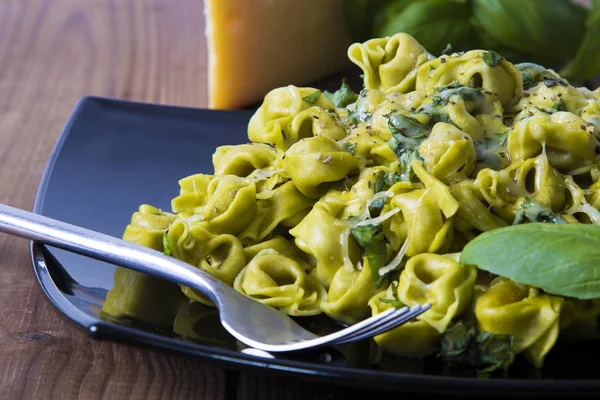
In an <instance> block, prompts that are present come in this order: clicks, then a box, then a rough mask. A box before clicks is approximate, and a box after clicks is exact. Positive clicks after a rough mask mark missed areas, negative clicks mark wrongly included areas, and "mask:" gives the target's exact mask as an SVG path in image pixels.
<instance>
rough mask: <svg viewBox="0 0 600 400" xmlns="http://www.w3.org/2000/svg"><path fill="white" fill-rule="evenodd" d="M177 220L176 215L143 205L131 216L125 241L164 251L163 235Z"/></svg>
mask: <svg viewBox="0 0 600 400" xmlns="http://www.w3.org/2000/svg"><path fill="white" fill-rule="evenodd" d="M176 218H177V216H176V215H175V214H171V213H166V212H163V211H161V210H160V209H158V208H156V207H153V206H151V205H148V204H142V205H141V206H140V207H139V208H138V211H136V212H135V213H133V215H132V216H131V222H130V223H129V225H127V227H126V228H125V232H124V233H123V240H126V241H128V242H132V243H136V244H139V245H141V246H144V247H149V248H151V249H155V250H160V251H162V248H163V233H164V232H165V231H166V230H167V229H168V228H169V225H171V223H173V221H175V219H176Z"/></svg>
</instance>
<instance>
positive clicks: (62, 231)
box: [0, 204, 430, 352]
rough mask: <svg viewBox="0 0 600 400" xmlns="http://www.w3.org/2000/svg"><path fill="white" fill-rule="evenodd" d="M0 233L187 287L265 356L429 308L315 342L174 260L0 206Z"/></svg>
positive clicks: (381, 328) (397, 321) (397, 314)
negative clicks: (196, 293) (264, 352)
mask: <svg viewBox="0 0 600 400" xmlns="http://www.w3.org/2000/svg"><path fill="white" fill-rule="evenodd" d="M0 231H2V232H6V233H9V234H12V235H14V236H20V237H23V238H26V239H30V240H33V241H37V242H39V243H42V244H46V245H50V246H54V247H58V248H61V249H64V250H67V251H70V252H73V253H77V254H81V255H84V256H86V257H90V258H94V259H97V260H100V261H105V262H108V263H111V264H114V265H119V266H121V267H124V268H129V269H132V270H135V271H139V272H142V273H145V274H149V275H153V276H155V277H157V278H161V279H165V280H168V281H170V282H173V283H176V284H179V285H183V286H188V287H190V288H193V289H196V290H198V291H199V292H201V293H203V294H205V295H206V296H208V297H209V298H210V299H211V300H212V301H213V302H214V303H215V305H216V306H217V308H218V310H219V317H220V320H221V324H222V325H223V327H224V328H225V329H226V330H227V331H228V332H229V333H230V334H231V335H233V336H234V337H235V338H236V339H238V340H239V341H240V342H242V343H244V344H246V345H247V346H250V347H253V348H255V349H259V350H263V351H267V352H287V351H296V350H304V349H308V348H313V347H318V346H324V345H335V344H342V343H349V342H354V341H358V340H363V339H367V338H370V337H373V336H376V335H379V334H381V333H383V332H386V331H388V330H390V329H393V328H395V327H397V326H400V325H402V324H403V323H405V322H407V321H409V320H411V319H413V318H415V317H416V316H418V315H420V314H421V313H423V312H425V311H426V310H427V309H429V308H430V304H423V305H418V306H414V307H411V308H409V307H406V306H405V307H402V308H400V309H395V308H390V309H388V310H386V311H385V312H382V313H380V314H377V315H375V316H373V317H371V318H368V319H365V320H363V321H361V322H358V323H356V324H354V325H351V326H348V327H346V328H344V329H341V330H339V331H337V332H334V333H331V334H329V335H325V336H319V335H316V334H314V333H312V332H309V331H308V330H306V329H304V328H302V327H301V326H300V325H298V324H297V323H296V322H295V321H294V320H293V319H292V318H290V317H288V316H287V315H285V314H283V313H282V312H280V311H278V310H276V309H275V308H272V307H270V306H266V305H264V304H261V303H259V302H258V301H256V300H253V299H251V298H249V297H247V296H245V295H243V294H241V293H239V292H237V291H236V290H234V289H233V288H232V287H230V286H228V285H227V284H225V283H223V282H221V281H220V280H218V279H217V278H215V277H213V276H212V275H209V274H208V273H206V272H204V271H202V270H200V269H198V268H195V267H193V266H192V265H190V264H187V263H185V262H183V261H180V260H178V259H176V258H174V257H170V256H167V255H165V254H163V253H161V252H159V251H156V250H154V249H150V248H146V247H143V246H140V245H137V244H135V243H130V242H127V241H125V240H122V239H118V238H115V237H112V236H109V235H105V234H102V233H99V232H95V231H92V230H89V229H85V228H82V227H78V226H75V225H71V224H68V223H65V222H62V221H58V220H55V219H52V218H48V217H44V216H42V215H39V214H35V213H32V212H29V211H25V210H21V209H18V208H14V207H10V206H8V205H5V204H0Z"/></svg>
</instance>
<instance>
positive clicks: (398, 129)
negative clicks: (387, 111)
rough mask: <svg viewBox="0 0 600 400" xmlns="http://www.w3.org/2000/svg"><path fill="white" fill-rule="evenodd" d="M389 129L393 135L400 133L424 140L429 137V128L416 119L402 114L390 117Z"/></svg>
mask: <svg viewBox="0 0 600 400" xmlns="http://www.w3.org/2000/svg"><path fill="white" fill-rule="evenodd" d="M388 127H389V128H390V130H391V131H392V133H400V134H402V135H403V136H406V137H410V138H422V137H425V136H427V135H429V128H428V127H427V126H426V125H423V124H422V123H420V122H419V121H417V120H416V119H414V118H411V117H407V116H406V115H402V114H393V115H390V116H389V117H388Z"/></svg>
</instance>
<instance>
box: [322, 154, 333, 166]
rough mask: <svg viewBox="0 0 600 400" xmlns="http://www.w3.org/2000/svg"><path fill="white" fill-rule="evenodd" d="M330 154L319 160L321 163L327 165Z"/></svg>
mask: <svg viewBox="0 0 600 400" xmlns="http://www.w3.org/2000/svg"><path fill="white" fill-rule="evenodd" d="M331 158H332V157H331V154H328V155H326V156H325V157H323V159H322V160H321V162H323V163H325V164H327V163H328V162H330V161H331Z"/></svg>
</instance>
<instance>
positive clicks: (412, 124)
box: [124, 33, 600, 367]
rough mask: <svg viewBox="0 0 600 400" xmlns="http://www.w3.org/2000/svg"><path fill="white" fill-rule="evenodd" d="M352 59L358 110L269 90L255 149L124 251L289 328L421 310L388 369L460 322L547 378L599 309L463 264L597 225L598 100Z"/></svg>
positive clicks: (228, 159) (235, 155)
mask: <svg viewBox="0 0 600 400" xmlns="http://www.w3.org/2000/svg"><path fill="white" fill-rule="evenodd" d="M348 55H349V57H350V59H351V60H352V61H353V62H354V63H355V64H356V65H358V66H359V67H360V68H361V69H362V71H363V73H364V88H363V90H362V91H361V92H360V94H356V93H353V92H352V91H351V90H350V88H349V87H347V86H346V85H345V84H344V85H343V86H342V88H341V89H340V90H339V91H338V92H336V93H333V94H332V93H322V92H321V91H319V90H317V89H314V88H309V87H296V86H287V87H282V88H278V89H275V90H273V91H271V92H270V93H268V94H267V95H266V97H265V99H264V102H263V103H262V105H261V106H260V108H259V109H258V110H257V111H256V113H255V114H254V115H253V116H252V118H251V120H250V122H249V125H248V138H249V140H250V142H249V143H247V144H240V145H235V146H221V147H219V148H217V149H216V151H215V153H214V155H213V165H214V173H212V174H197V175H193V176H188V177H186V178H183V179H182V180H181V181H180V182H179V184H180V187H181V191H180V194H179V195H178V196H177V197H176V198H174V199H173V201H172V212H163V211H161V210H158V209H157V208H154V207H152V206H149V205H143V206H141V207H140V209H139V210H138V212H136V213H135V214H134V215H133V218H132V220H131V223H130V224H129V226H128V227H127V229H126V231H125V234H124V238H125V239H126V240H130V241H134V242H137V243H142V244H144V245H146V246H149V247H152V248H154V249H157V250H159V251H165V252H166V253H167V254H170V255H172V256H173V257H176V258H178V259H180V260H183V261H185V262H187V263H189V264H192V265H194V266H196V267H197V268H199V269H201V270H204V271H206V272H208V273H209V274H211V275H214V276H215V277H217V278H219V279H221V280H222V281H223V282H225V283H227V284H228V285H232V286H233V287H234V288H235V289H236V290H237V291H239V292H241V293H243V294H245V295H246V296H249V297H251V298H253V299H255V300H256V301H259V302H261V303H264V304H266V305H269V306H272V307H275V308H277V309H278V310H280V311H281V312H283V313H286V314H288V315H291V316H312V315H316V314H320V313H325V314H326V315H327V316H329V317H330V318H332V319H334V320H336V321H340V322H342V323H344V324H353V323H356V322H357V321H360V320H362V319H364V318H367V317H369V316H371V315H374V314H377V313H380V312H382V311H384V310H386V309H387V308H389V307H400V306H402V305H408V306H414V305H418V304H423V303H425V302H430V303H431V304H432V307H431V309H430V310H428V311H427V312H425V313H424V314H422V315H421V316H419V317H418V318H417V319H416V320H414V321H412V322H409V323H407V324H405V325H403V326H401V327H398V328H396V329H394V330H392V331H389V332H387V333H384V334H382V335H379V336H377V337H376V338H375V341H376V342H377V344H378V345H379V346H381V347H382V348H383V349H384V350H385V351H388V352H391V353H394V354H397V355H401V356H410V357H422V356H425V355H427V354H430V353H431V352H432V351H434V350H436V349H439V347H440V338H441V335H443V334H444V332H446V331H447V329H448V328H449V326H451V324H453V323H455V322H456V321H463V320H464V321H469V320H470V321H475V322H476V325H477V327H478V329H480V330H482V331H485V332H490V333H492V334H498V335H510V336H511V337H513V338H514V350H515V353H517V354H519V353H521V354H523V355H524V356H525V357H526V358H527V359H528V360H529V361H530V362H531V363H532V364H533V365H535V366H537V367H541V366H542V364H543V360H544V357H545V356H546V354H548V352H549V351H550V350H551V349H552V347H553V346H554V344H555V342H556V340H557V338H558V335H559V333H560V332H561V331H562V330H563V329H565V328H566V327H568V326H570V325H572V324H573V323H574V322H576V321H583V320H586V321H592V320H594V321H595V318H596V316H597V314H598V312H599V311H600V308H599V306H600V303H596V301H579V300H574V299H566V298H562V297H559V296H552V295H548V294H545V293H543V292H542V291H541V290H538V289H536V288H534V287H526V286H524V285H521V284H517V283H515V282H512V281H510V280H508V279H506V278H503V277H498V276H492V275H491V274H489V273H487V272H484V271H481V270H478V269H477V267H476V266H473V265H461V264H460V263H459V254H460V251H461V249H462V248H463V247H464V245H465V244H466V243H468V242H469V241H470V240H471V239H473V238H474V237H476V236H477V235H478V234H480V233H482V232H485V231H489V230H492V229H495V228H499V227H504V226H508V225H511V224H518V223H524V222H527V221H550V222H561V223H599V222H600V212H599V211H598V209H599V208H600V179H599V178H600V169H599V166H600V164H599V162H598V160H599V158H598V154H597V144H598V139H597V135H600V90H595V91H590V90H588V89H586V88H577V87H573V86H572V85H570V84H569V83H568V82H567V81H565V80H564V79H562V78H561V77H560V76H559V75H558V74H556V73H555V72H554V71H552V70H548V69H545V68H543V67H541V66H539V65H535V64H519V65H513V64H511V63H510V62H508V61H507V60H505V59H503V58H502V57H500V56H499V55H498V54H496V53H494V52H488V51H484V50H472V51H468V52H464V53H454V54H449V55H442V56H440V57H434V56H432V55H431V54H429V53H428V52H427V51H426V50H425V49H424V48H423V47H422V46H421V45H420V44H419V43H418V42H417V41H416V40H415V39H414V38H412V37H411V36H409V35H406V34H401V33H400V34H396V35H394V36H392V37H387V38H378V39H373V40H369V41H367V42H365V43H356V44H353V45H352V46H351V47H350V48H349V50H348ZM507 251H510V249H507ZM498 257H502V255H501V254H499V255H498ZM182 290H183V293H184V294H185V295H186V296H187V297H188V298H189V299H190V300H191V301H198V302H202V303H204V304H210V301H209V300H208V299H206V298H205V297H204V296H203V295H201V294H200V293H197V292H195V291H194V290H191V289H190V288H186V287H183V288H182Z"/></svg>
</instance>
